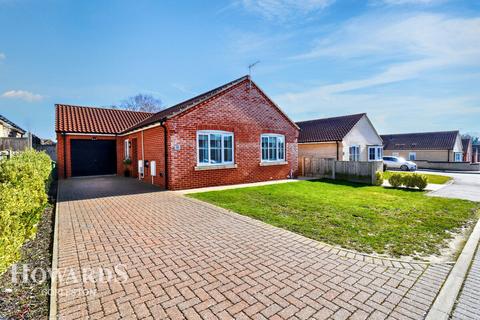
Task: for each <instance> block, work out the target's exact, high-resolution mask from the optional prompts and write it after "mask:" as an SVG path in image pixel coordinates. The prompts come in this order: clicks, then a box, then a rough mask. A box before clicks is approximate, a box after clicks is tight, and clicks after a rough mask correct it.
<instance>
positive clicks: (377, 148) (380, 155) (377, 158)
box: [349, 146, 383, 161]
mask: <svg viewBox="0 0 480 320" xmlns="http://www.w3.org/2000/svg"><path fill="white" fill-rule="evenodd" d="M371 149H374V150H375V159H370V150H371ZM349 150H350V149H349ZM367 159H368V161H381V160H383V147H382V146H368V148H367Z"/></svg>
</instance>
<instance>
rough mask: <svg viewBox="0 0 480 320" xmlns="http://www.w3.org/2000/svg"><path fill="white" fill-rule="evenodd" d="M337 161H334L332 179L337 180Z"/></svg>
mask: <svg viewBox="0 0 480 320" xmlns="http://www.w3.org/2000/svg"><path fill="white" fill-rule="evenodd" d="M336 162H337V160H333V161H332V179H333V180H335V169H336V168H337V166H336Z"/></svg>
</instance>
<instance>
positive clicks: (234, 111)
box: [166, 81, 298, 190]
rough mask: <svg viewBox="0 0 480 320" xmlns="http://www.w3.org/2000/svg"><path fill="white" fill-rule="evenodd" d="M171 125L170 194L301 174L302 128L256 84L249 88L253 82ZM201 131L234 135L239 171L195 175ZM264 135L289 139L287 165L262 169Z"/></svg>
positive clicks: (168, 125)
mask: <svg viewBox="0 0 480 320" xmlns="http://www.w3.org/2000/svg"><path fill="white" fill-rule="evenodd" d="M166 125H167V127H168V131H169V135H168V136H169V139H168V141H169V144H170V145H169V150H170V152H169V157H168V164H169V166H168V167H169V169H170V174H169V189H174V190H175V189H189V188H198V187H206V186H216V185H226V184H237V183H247V182H257V181H266V180H278V179H286V178H287V176H288V175H289V174H290V172H292V173H293V174H296V172H297V166H298V164H297V162H298V157H297V138H298V129H297V128H296V127H295V126H294V125H293V124H292V123H291V122H290V121H289V120H288V119H287V118H286V117H285V116H284V115H283V114H282V113H281V112H280V111H279V110H278V109H277V107H276V106H275V105H273V103H272V102H271V101H270V100H269V99H268V98H267V97H265V96H264V95H263V93H262V92H261V91H260V90H259V89H258V88H257V87H256V86H255V85H252V87H251V88H249V83H248V81H244V82H242V83H240V84H239V85H238V86H235V87H234V88H232V89H231V90H229V91H228V92H226V93H224V94H222V95H219V96H217V97H216V98H214V99H212V100H210V101H206V102H205V103H204V104H202V105H199V106H196V107H195V108H193V109H191V110H189V111H187V112H186V113H185V114H181V115H179V116H177V117H174V118H172V119H171V120H169V121H167V123H166ZM198 130H222V131H229V132H233V134H234V163H235V164H236V165H237V167H236V168H229V169H214V170H201V171H198V170H195V167H196V166H197V146H196V145H197V142H196V133H197V131H198ZM262 133H278V134H283V135H285V142H286V161H287V162H288V163H287V164H283V165H272V166H261V165H260V162H261V147H260V135H261V134H262ZM175 146H176V147H177V148H175ZM176 149H180V150H176Z"/></svg>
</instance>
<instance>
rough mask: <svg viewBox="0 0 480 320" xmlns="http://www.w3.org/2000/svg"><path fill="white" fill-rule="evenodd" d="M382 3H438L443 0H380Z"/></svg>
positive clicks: (443, 0)
mask: <svg viewBox="0 0 480 320" xmlns="http://www.w3.org/2000/svg"><path fill="white" fill-rule="evenodd" d="M381 1H382V2H383V3H385V4H388V5H404V4H412V5H433V4H438V3H443V2H445V0H381Z"/></svg>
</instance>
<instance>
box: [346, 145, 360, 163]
mask: <svg viewBox="0 0 480 320" xmlns="http://www.w3.org/2000/svg"><path fill="white" fill-rule="evenodd" d="M348 159H349V160H350V161H360V146H350V147H349V148H348Z"/></svg>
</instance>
